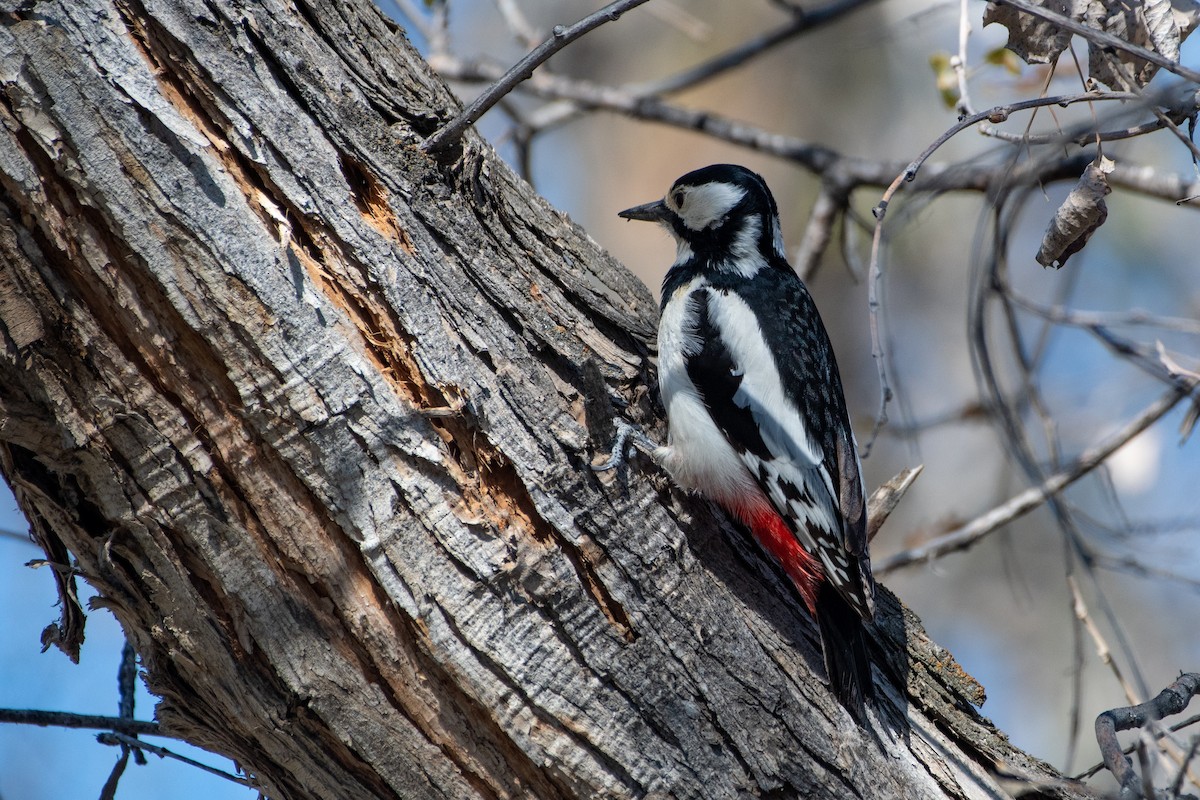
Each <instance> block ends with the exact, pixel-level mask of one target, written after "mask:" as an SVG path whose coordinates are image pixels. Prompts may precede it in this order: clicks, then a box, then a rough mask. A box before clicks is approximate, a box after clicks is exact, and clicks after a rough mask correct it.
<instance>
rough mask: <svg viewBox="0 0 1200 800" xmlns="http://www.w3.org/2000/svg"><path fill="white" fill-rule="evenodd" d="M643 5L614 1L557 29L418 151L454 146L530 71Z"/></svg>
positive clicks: (637, 1)
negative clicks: (585, 36) (605, 24)
mask: <svg viewBox="0 0 1200 800" xmlns="http://www.w3.org/2000/svg"><path fill="white" fill-rule="evenodd" d="M645 2H646V0H615V2H612V3H609V4H608V5H606V6H605V7H604V8H602V9H600V10H599V11H597V12H595V13H594V14H589V15H588V16H586V17H584V18H583V19H581V20H579V21H578V22H576V23H575V24H574V25H571V26H569V27H563V26H562V25H556V26H555V27H554V31H553V34H552V35H551V36H550V38H549V39H547V40H546V41H544V42H542V43H541V44H540V45H538V46H537V47H535V48H534V49H533V50H531V51H529V53H528V54H527V55H526V56H525V57H524V58H522V59H521V60H520V61H518V62H517V63H516V64H514V65H513V66H512V68H511V69H510V70H508V72H506V73H505V74H504V76H503V77H502V78H500V80H498V81H496V82H495V83H494V84H492V85H491V86H489V87H488V88H487V89H486V90H484V92H483V94H481V95H479V97H477V98H475V101H474V102H473V103H471V105H469V106H467V107H466V108H465V109H464V110H463V111H462V113H461V114H459V115H458V116H457V117H455V118H454V119H452V120H450V122H448V123H447V124H446V125H445V126H444V127H442V128H441V129H440V130H438V131H437V132H436V133H434V134H433V135H432V136H430V137H429V138H428V139H426V140H425V141H424V142H423V143H422V144H421V149H422V150H424V151H425V152H427V153H436V152H439V151H442V150H445V149H446V148H448V147H450V146H451V145H453V144H455V143H456V142H458V140H459V139H460V138H461V137H462V135H463V131H465V130H466V129H467V128H468V127H470V126H471V125H473V124H475V122H476V120H478V119H479V118H480V117H482V116H483V115H484V114H485V113H486V112H487V111H488V109H490V108H491V107H492V106H494V105H496V103H498V102H499V101H500V98H502V97H504V95H506V94H508V93H509V92H511V91H512V90H513V88H514V87H515V86H516V85H517V84H518V83H520V82H521V81H524V80H527V79H528V78H529V77H530V76H531V75H533V71H534V70H535V69H537V68H538V67H539V66H541V65H542V64H543V63H544V62H545V61H546V60H547V59H548V58H550V56H552V55H554V54H555V53H557V52H558V51H559V50H562V49H563V48H564V47H566V46H567V45H569V44H570V43H571V42H573V41H575V40H576V39H578V38H579V37H581V36H583V35H585V34H587V33H590V32H591V31H593V30H595V29H596V28H598V27H600V26H601V25H603V24H604V23H606V22H616V21H617V20H618V19H620V17H621V15H622V14H624V13H625V12H626V11H628V10H630V9H631V8H636V7H637V6H640V5H641V4H643V3H645Z"/></svg>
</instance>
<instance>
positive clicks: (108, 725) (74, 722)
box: [0, 708, 175, 739]
mask: <svg viewBox="0 0 1200 800" xmlns="http://www.w3.org/2000/svg"><path fill="white" fill-rule="evenodd" d="M4 722H11V723H15V724H17V725H39V726H41V727H43V728H92V729H94V730H103V731H119V732H121V733H127V734H130V735H132V736H138V735H141V736H165V737H168V738H172V739H173V738H175V737H173V736H171V734H169V733H164V732H163V730H162V728H160V727H159V726H158V723H157V722H144V721H142V720H138V719H123V718H121V717H105V716H100V715H97V714H71V713H68V712H66V711H32V710H28V709H20V708H0V723H4Z"/></svg>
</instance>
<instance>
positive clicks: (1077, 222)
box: [1037, 156, 1115, 269]
mask: <svg viewBox="0 0 1200 800" xmlns="http://www.w3.org/2000/svg"><path fill="white" fill-rule="evenodd" d="M1113 166H1115V165H1114V164H1113V161H1112V159H1109V158H1105V157H1104V156H1100V157H1099V158H1098V159H1097V160H1095V161H1093V162H1092V163H1090V164H1088V165H1087V169H1085V170H1084V171H1083V176H1082V177H1080V179H1079V182H1078V183H1076V184H1075V188H1074V189H1072V190H1071V193H1070V194H1069V195H1067V199H1065V200H1063V204H1062V205H1061V206H1059V207H1058V211H1056V212H1055V214H1054V219H1052V220H1050V226H1049V227H1048V228H1046V235H1045V236H1043V237H1042V246H1041V248H1040V249H1039V250H1038V253H1037V262H1038V263H1039V264H1041V265H1042V266H1043V267H1054V268H1055V269H1059V268H1060V267H1062V265H1063V264H1065V263H1067V259H1068V258H1070V257H1071V255H1072V254H1073V253H1076V252H1078V251H1079V250H1080V249H1082V248H1083V246H1084V245H1085V244H1087V243H1088V239H1090V238H1091V237H1092V234H1093V233H1095V232H1096V229H1097V228H1099V227H1100V226H1101V225H1103V224H1104V220H1105V219H1107V218H1108V205H1107V204H1106V203H1105V202H1104V196H1105V195H1106V194H1108V193H1109V192H1110V191H1112V190H1111V189H1110V188H1109V186H1108V173H1110V172H1112V171H1113Z"/></svg>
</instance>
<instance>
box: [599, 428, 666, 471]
mask: <svg viewBox="0 0 1200 800" xmlns="http://www.w3.org/2000/svg"><path fill="white" fill-rule="evenodd" d="M616 429H617V438H615V439H614V440H613V445H612V450H610V451H609V454H608V459H606V460H605V461H603V462H602V463H600V464H593V465H592V469H593V470H594V471H596V472H607V471H608V470H610V469H619V468H621V467H624V466H625V464H626V463H628V460H629V456H628V455H627V452H628V449H629V446H630V445H633V446H634V447H636V448H641V449H643V450H645V451H646V452H650V453H652V452H654V450H655V449H657V448H658V442H656V441H654V440H653V439H651V438H650V437H649V436H647V435H646V434H645V433H643V432H642V429H641V428H639V427H638V426H637V425H634V424H633V423H632V422H626V421H625V420H623V419H618V420H617V421H616Z"/></svg>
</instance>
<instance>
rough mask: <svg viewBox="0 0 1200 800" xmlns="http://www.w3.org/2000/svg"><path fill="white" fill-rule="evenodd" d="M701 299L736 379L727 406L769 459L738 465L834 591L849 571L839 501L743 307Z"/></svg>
mask: <svg viewBox="0 0 1200 800" xmlns="http://www.w3.org/2000/svg"><path fill="white" fill-rule="evenodd" d="M707 291H708V294H709V300H708V309H709V315H710V320H711V321H712V323H713V325H714V326H715V327H716V329H717V330H718V331H719V332H720V336H721V341H722V343H723V344H724V345H725V348H726V349H727V350H728V351H729V353H730V355H731V356H732V358H733V363H734V365H735V367H734V368H735V369H736V370H738V371H740V372H741V373H742V382H741V385H740V386H739V388H738V391H737V393H736V394H734V396H733V402H734V403H735V404H736V405H738V406H739V407H741V408H746V409H749V411H750V413H751V414H752V415H753V416H754V421H755V424H756V425H757V427H758V430H759V435H760V436H762V439H763V443H764V444H766V446H767V450H768V451H769V452H770V454H771V457H770V458H768V459H763V458H761V457H760V456H759V455H758V454H756V453H754V452H752V451H750V450H745V449H743V450H741V451H740V452H738V457H739V458H740V459H741V461H742V463H743V464H745V465H746V469H747V470H749V472H750V473H751V474H752V475H753V476H755V477H756V478H757V482H758V484H759V485H761V486H762V487H763V488H764V489H765V491H766V494H767V498H768V499H769V500H770V501H771V505H773V506H774V507H775V509H776V510H777V511H778V512H779V513H780V515H781V516H783V517H784V518H785V519H787V520H788V521H789V523H790V525H789V527H791V529H792V530H793V531H795V533H796V536H797V537H798V538H799V540H800V544H801V545H803V547H804V549H805V550H807V551H808V552H809V553H812V554H814V555H816V556H818V557H819V558H820V560H821V563H822V565H823V566H824V567H825V570H826V573H827V574H828V575H829V577H830V580H831V581H832V582H833V584H834V585H835V586H845V585H847V584H848V581H849V568H850V565H849V563H848V562H847V561H846V556H845V554H843V552H842V551H843V548H844V545H843V544H842V539H843V535H844V534H843V531H842V520H841V513H840V511H839V508H838V500H837V498H838V493H837V492H836V491H835V490H834V486H833V478H832V476H831V475H830V474H829V472H828V470H826V469H825V464H824V461H825V458H824V454H823V453H822V452H821V447H820V445H819V444H818V443H817V442H816V441H815V440H814V439H813V438H812V437H811V436H810V435H809V433H808V430H807V429H806V428H805V425H804V418H803V414H802V413H801V411H800V409H798V408H797V407H796V406H795V404H794V403H793V402H792V401H791V400H790V399H789V398H788V397H787V395H786V393H785V392H784V388H783V380H782V378H781V376H780V374H779V369H778V367H777V366H776V365H775V359H774V357H773V356H772V355H771V352H770V351H769V350H768V347H767V344H766V340H765V339H764V337H763V332H762V329H761V328H760V326H759V324H758V321H757V318H756V317H755V315H754V313H753V312H752V311H751V310H750V307H749V306H748V305H747V304H746V302H745V301H744V300H742V299H741V298H740V297H738V296H737V295H734V294H726V293H723V292H719V291H717V290H714V289H711V288H710V289H708V290H707ZM818 540H820V541H818Z"/></svg>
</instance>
